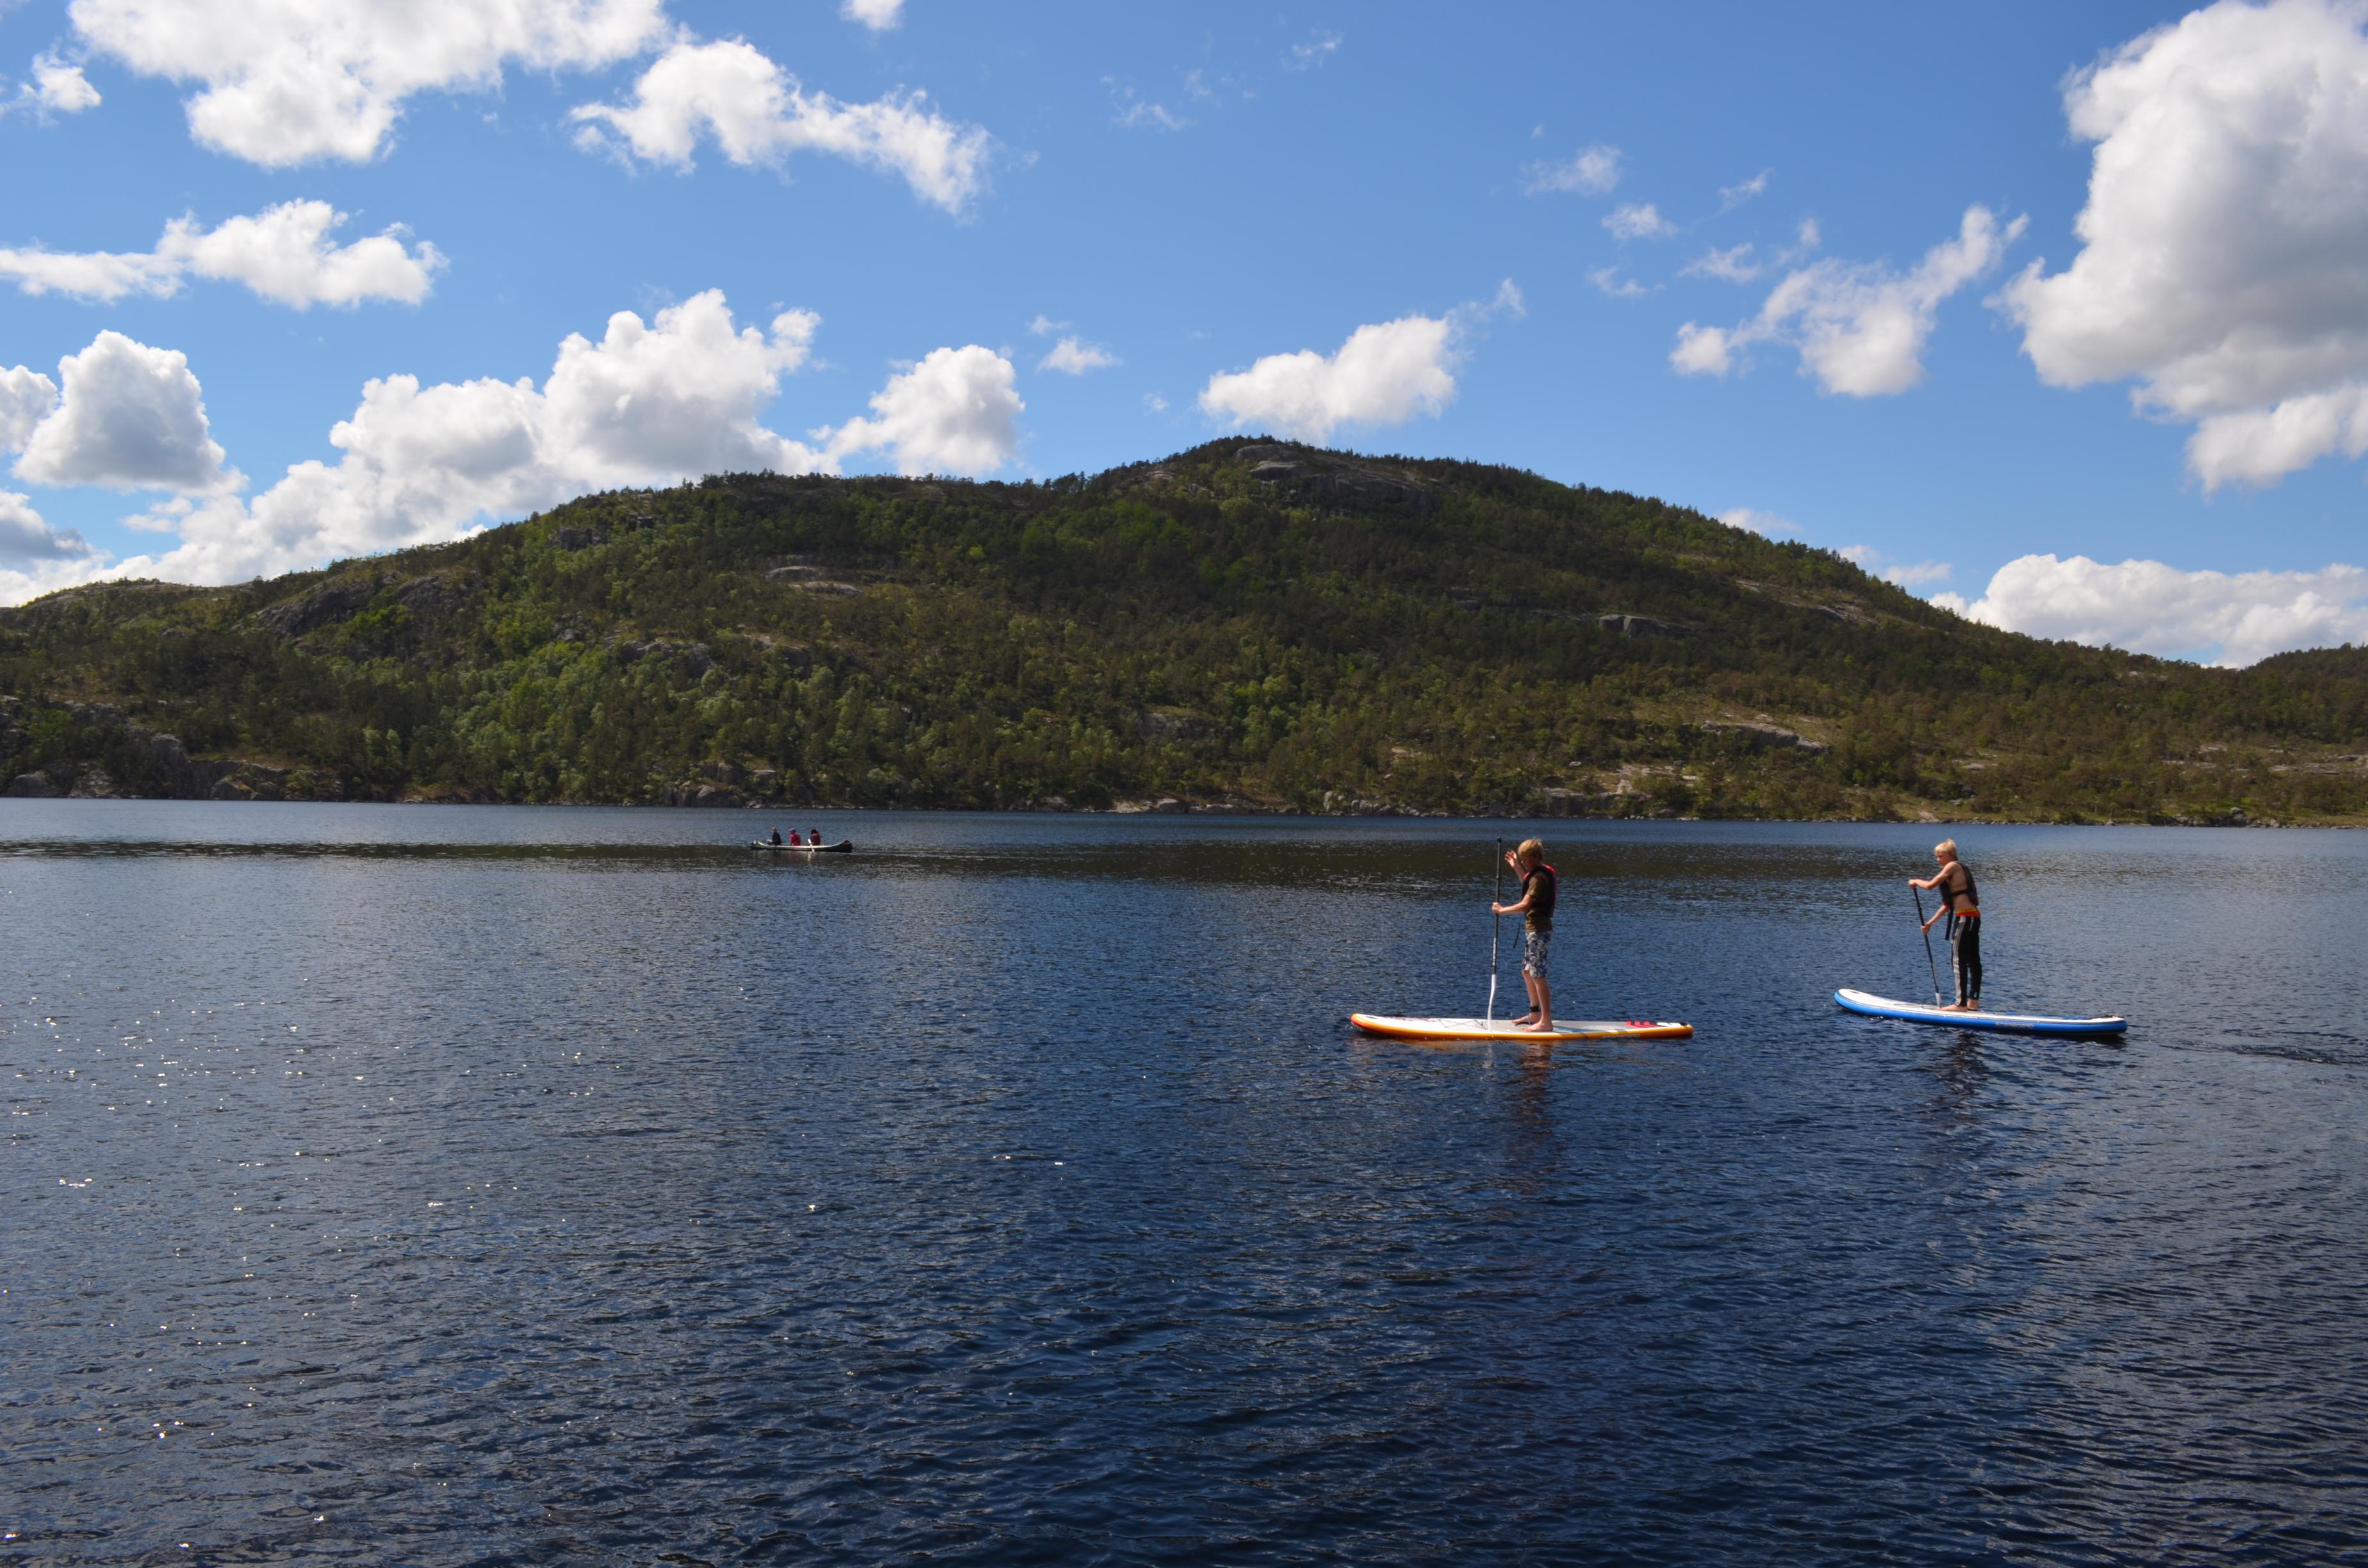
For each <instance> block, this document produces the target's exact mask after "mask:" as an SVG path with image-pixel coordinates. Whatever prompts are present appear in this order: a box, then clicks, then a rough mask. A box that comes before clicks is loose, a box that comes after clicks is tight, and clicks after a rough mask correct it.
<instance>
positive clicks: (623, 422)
mask: <svg viewBox="0 0 2368 1568" xmlns="http://www.w3.org/2000/svg"><path fill="white" fill-rule="evenodd" d="M818 325H819V320H818V318H817V317H815V316H814V314H813V313H812V312H805V311H791V312H784V313H782V314H780V315H778V316H776V317H774V318H773V320H772V322H771V323H770V324H769V325H768V327H767V328H765V329H762V330H760V329H759V328H757V327H756V326H745V327H744V326H740V325H738V324H735V323H734V320H733V317H732V312H731V309H730V307H729V306H728V305H727V304H726V303H725V301H724V298H723V294H722V293H721V292H719V291H714V290H711V291H709V292H707V293H703V294H699V295H695V296H693V297H692V298H690V299H689V300H686V301H683V302H682V303H680V304H678V305H674V306H671V307H669V308H667V309H666V310H663V311H660V312H657V314H656V316H655V319H653V320H650V321H646V322H645V321H643V318H642V317H641V316H640V315H638V314H637V313H635V312H632V311H620V312H617V313H616V314H614V315H612V316H610V317H609V322H608V325H607V328H606V330H605V331H604V333H603V334H602V336H601V337H600V339H599V341H598V342H597V343H596V342H594V341H592V340H590V339H588V338H586V337H585V336H583V335H580V334H570V335H568V336H567V338H566V339H565V340H564V341H563V342H562V343H561V344H560V346H559V349H558V354H557V356H556V358H554V360H553V362H552V369H551V374H550V375H549V376H548V377H547V378H545V380H544V381H543V383H542V385H541V387H539V388H538V387H537V386H536V385H535V383H534V381H533V380H532V379H531V378H528V377H521V378H519V379H518V380H517V381H497V380H494V379H491V378H484V379H480V380H477V381H460V382H441V383H437V384H433V385H423V384H422V383H421V382H420V381H419V379H418V378H417V377H416V376H408V375H396V376H387V377H383V378H381V379H377V380H373V381H370V382H369V383H368V384H366V385H365V386H364V387H363V389H362V395H361V401H360V403H359V405H358V406H357V407H356V408H355V410H354V412H353V414H352V415H350V416H349V417H348V418H347V419H344V420H342V421H340V422H339V423H338V424H337V425H336V426H335V427H334V428H332V429H331V431H330V432H329V442H330V444H331V445H332V446H333V447H336V449H338V452H339V454H340V455H339V456H338V458H337V460H336V461H335V462H322V461H318V460H313V461H307V462H301V463H297V464H294V465H292V466H291V467H290V469H289V470H288V472H287V474H286V476H285V477H284V478H282V479H281V480H280V481H279V483H276V484H274V485H273V486H271V488H270V489H268V490H267V491H265V492H264V493H263V494H260V495H257V496H256V497H255V498H254V499H253V500H252V501H242V500H240V499H239V498H238V497H237V496H235V495H232V494H214V495H211V496H205V495H199V496H196V497H176V498H175V499H172V500H169V501H166V502H165V503H163V504H161V505H159V506H154V507H151V508H150V509H149V511H148V512H147V514H145V515H144V516H143V517H138V518H131V519H127V521H130V522H131V523H132V524H134V526H141V527H147V528H157V529H162V530H165V531H169V532H172V533H176V534H177V535H178V536H179V541H180V542H179V543H178V545H177V546H176V547H175V548H173V549H171V550H169V551H165V552H164V553H162V554H160V555H156V556H140V557H136V558H134V559H132V560H130V561H126V562H121V563H120V564H119V565H117V566H115V567H113V568H111V569H110V570H111V571H113V572H115V573H118V574H147V575H154V576H163V577H167V578H171V579H174V580H176V581H183V582H211V583H220V582H234V581H238V580H241V579H243V578H245V577H249V576H253V575H256V574H260V573H271V572H286V571H293V570H298V569H301V568H304V567H309V566H314V565H318V564H319V563H320V562H323V561H325V560H329V559H332V558H334V557H336V556H344V555H358V554H366V553H370V552H373V551H382V550H391V549H396V548H400V547H403V546H406V545H414V544H425V543H431V542H434V541H437V540H448V539H453V538H457V537H460V536H461V535H462V534H465V533H467V532H469V531H470V530H471V529H472V528H475V527H477V526H479V525H480V524H482V523H483V522H484V521H485V520H486V519H488V518H490V517H496V516H503V515H509V516H515V515H518V514H521V513H525V512H529V511H533V510H537V509H539V508H541V507H545V506H552V505H555V504H556V503H558V502H560V501H563V500H566V499H569V498H571V497H573V496H575V495H578V494H583V493H584V492H586V491H589V490H600V489H610V488H616V487H620V486H625V485H641V484H664V483H676V482H678V481H680V480H683V479H687V478H690V477H694V476H696V475H700V474H707V473H719V472H749V471H757V470H770V471H772V472H778V473H813V472H837V471H838V468H839V465H840V462H841V461H842V460H844V459H846V458H848V457H850V456H852V455H854V454H857V453H860V452H867V451H884V452H885V453H887V454H888V455H889V456H890V457H891V458H892V459H893V460H894V461H895V462H896V463H897V464H898V466H899V467H900V468H902V469H904V470H905V471H906V472H922V471H925V470H928V471H951V472H986V471H988V470H991V469H992V468H994V467H996V466H998V465H999V464H1000V463H1001V462H1003V461H1006V460H1008V459H1009V457H1010V455H1011V452H1012V450H1013V449H1014V448H1015V447H1016V444H1017V436H1016V426H1015V424H1014V421H1015V420H1016V418H1017V415H1019V412H1020V407H1021V405H1020V403H1019V398H1018V397H1017V396H1015V395H1013V394H1012V393H1011V391H1010V384H1011V380H1012V369H1011V366H1010V363H1009V362H1008V360H1005V359H1002V358H999V357H998V356H996V355H994V354H992V353H990V352H989V351H988V350H986V349H984V348H978V347H968V348H962V349H952V348H940V349H939V350H937V351H936V352H935V353H933V354H931V355H930V356H929V357H928V358H926V359H924V360H923V361H922V362H921V363H920V364H919V365H917V366H916V367H914V368H913V369H911V370H909V371H907V372H905V373H904V374H902V375H899V376H897V377H895V378H894V379H893V380H891V381H890V382H889V383H888V385H887V387H886V388H885V389H884V390H883V391H882V392H881V394H880V395H879V396H877V397H875V398H873V399H872V400H871V407H872V411H873V414H874V415H875V416H876V417H874V418H871V419H857V420H852V421H849V422H848V424H847V425H846V426H841V427H839V428H838V429H837V430H822V431H817V432H815V433H814V437H815V441H816V443H817V444H815V445H808V444H807V443H805V442H803V441H796V440H791V439H789V438H788V437H783V436H780V435H779V434H777V433H775V432H774V431H772V430H770V429H768V428H766V427H765V426H763V425H762V424H760V423H759V422H758V415H759V414H760V413H761V412H762V410H763V409H764V407H765V405H766V404H767V403H769V402H770V401H771V400H772V399H773V398H774V397H775V396H776V395H777V394H778V392H779V391H780V379H781V377H782V376H784V375H785V374H788V373H790V372H791V371H794V370H796V369H800V368H801V367H803V366H804V365H806V364H807V363H809V362H810V359H811V356H812V352H813V342H814V333H815V331H816V328H817V326H818ZM34 390H35V391H36V392H38V391H39V389H38V388H36V389H34ZM72 396H73V392H72V388H71V386H69V390H68V393H67V397H68V401H69V402H71V400H72ZM46 423H47V422H46V421H44V424H45V425H46ZM38 434H39V432H38V431H37V432H36V435H37V437H38Z"/></svg>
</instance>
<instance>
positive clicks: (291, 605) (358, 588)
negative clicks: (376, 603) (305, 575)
mask: <svg viewBox="0 0 2368 1568" xmlns="http://www.w3.org/2000/svg"><path fill="white" fill-rule="evenodd" d="M377 592H378V581H377V579H375V578H362V579H354V578H345V579H341V580H339V581H337V582H334V583H324V584H322V585H320V586H319V587H317V588H308V589H306V590H305V591H304V592H302V593H301V594H298V595H297V596H296V597H293V598H288V599H282V600H280V601H279V603H278V604H276V605H267V606H265V607H264V608H261V609H259V610H256V612H255V613H254V614H253V615H252V616H250V617H248V618H247V619H250V620H252V621H253V622H254V623H255V624H256V625H257V626H259V627H261V628H262V629H263V630H264V631H268V632H271V633H273V634H274V635H275V636H279V637H302V636H303V635H304V633H306V632H307V631H313V629H314V628H316V627H321V626H326V625H327V624H328V623H329V622H331V621H333V620H343V619H346V618H347V617H348V616H350V615H352V614H353V613H354V612H355V611H356V610H358V609H359V608H362V606H364V605H366V604H368V603H370V599H371V597H373V596H374V595H376V594H377Z"/></svg>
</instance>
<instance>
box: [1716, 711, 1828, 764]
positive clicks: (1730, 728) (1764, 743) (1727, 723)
mask: <svg viewBox="0 0 2368 1568" xmlns="http://www.w3.org/2000/svg"><path fill="white" fill-rule="evenodd" d="M1702 728H1703V729H1704V730H1707V731H1708V732H1709V733H1712V734H1713V735H1718V736H1722V737H1724V738H1726V739H1729V740H1737V741H1741V742H1742V743H1743V744H1745V745H1747V746H1748V747H1750V748H1751V749H1752V750H1753V751H1799V752H1803V753H1806V754H1809V755H1812V756H1814V755H1815V754H1816V753H1818V752H1821V751H1824V750H1826V749H1827V746H1826V743H1825V742H1823V741H1813V740H1810V739H1809V738H1808V737H1807V736H1805V735H1804V734H1802V733H1800V732H1799V731H1797V730H1788V729H1786V728H1784V726H1783V725H1782V724H1755V723H1751V722H1748V721H1744V720H1718V719H1713V720H1712V721H1710V722H1707V723H1705V724H1703V725H1702Z"/></svg>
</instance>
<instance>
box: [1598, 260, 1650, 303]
mask: <svg viewBox="0 0 2368 1568" xmlns="http://www.w3.org/2000/svg"><path fill="white" fill-rule="evenodd" d="M1587 280H1588V282H1589V283H1592V284H1594V285H1595V286H1596V287H1597V288H1598V289H1600V290H1603V291H1604V292H1605V293H1607V294H1609V295H1611V297H1612V298H1613V299H1615V300H1641V299H1643V298H1644V297H1645V295H1647V294H1649V293H1651V292H1652V291H1653V290H1650V289H1647V288H1645V286H1644V285H1643V284H1642V283H1639V282H1637V281H1636V280H1635V279H1634V278H1622V277H1621V276H1620V269H1619V268H1618V267H1596V268H1594V269H1592V270H1591V271H1589V272H1588V275H1587Z"/></svg>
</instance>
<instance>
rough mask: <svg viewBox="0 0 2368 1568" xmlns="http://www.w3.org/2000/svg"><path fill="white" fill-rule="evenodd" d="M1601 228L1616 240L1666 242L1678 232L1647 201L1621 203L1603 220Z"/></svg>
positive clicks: (1672, 224) (1673, 224)
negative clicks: (1609, 231)
mask: <svg viewBox="0 0 2368 1568" xmlns="http://www.w3.org/2000/svg"><path fill="white" fill-rule="evenodd" d="M1603 226H1604V227H1605V228H1607V229H1609V230H1611V237H1612V238H1614V239H1618V240H1666V239H1668V237H1669V236H1670V235H1672V234H1674V233H1677V232H1678V226H1677V225H1676V224H1675V223H1672V222H1669V221H1668V219H1667V218H1664V217H1662V216H1661V210H1660V209H1659V208H1657V207H1656V206H1654V205H1653V204H1652V203H1651V202H1649V201H1642V202H1638V201H1627V202H1622V204H1621V205H1619V206H1617V207H1615V208H1613V209H1612V210H1611V214H1610V215H1609V216H1608V217H1606V218H1605V219H1604V220H1603Z"/></svg>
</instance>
